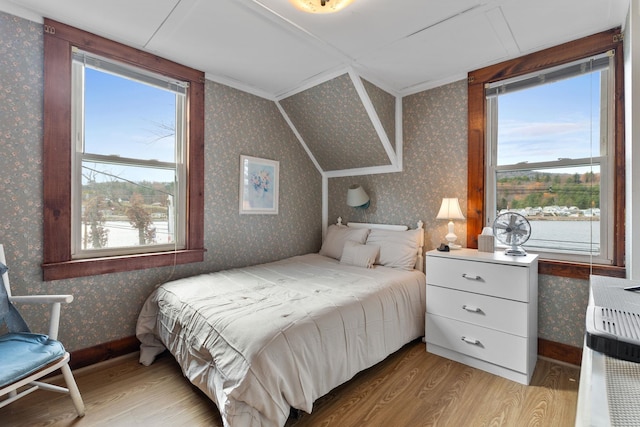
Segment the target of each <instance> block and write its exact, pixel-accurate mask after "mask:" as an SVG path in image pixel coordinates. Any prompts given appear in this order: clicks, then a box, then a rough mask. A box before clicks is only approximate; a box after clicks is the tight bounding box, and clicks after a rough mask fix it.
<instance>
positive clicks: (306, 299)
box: [136, 254, 425, 427]
mask: <svg viewBox="0 0 640 427" xmlns="http://www.w3.org/2000/svg"><path fill="white" fill-rule="evenodd" d="M424 313H425V277H424V274H423V273H421V272H419V271H416V270H414V271H404V270H397V269H391V268H386V267H380V266H376V268H373V269H365V268H361V267H354V266H346V265H342V264H340V263H339V262H338V261H336V260H334V259H331V258H327V257H324V256H321V255H318V254H308V255H303V256H298V257H293V258H289V259H286V260H283V261H278V262H274V263H269V264H262V265H257V266H253V267H247V268H242V269H234V270H227V271H221V272H217V273H212V274H203V275H200V276H195V277H190V278H186V279H181V280H176V281H173V282H169V283H166V284H164V285H162V286H161V287H159V288H158V289H157V290H155V291H154V292H153V293H152V295H151V296H150V297H149V298H148V300H147V301H146V303H145V305H144V307H143V309H142V312H141V314H140V317H139V319H138V325H137V328H136V335H137V337H138V339H140V341H141V342H142V345H141V348H140V362H141V363H143V364H145V365H148V364H151V363H152V362H153V360H154V358H155V356H156V355H158V354H159V353H160V352H162V351H164V349H165V347H166V348H167V349H169V351H170V352H171V353H172V354H173V356H174V357H175V358H176V360H177V361H178V363H179V364H180V366H181V367H182V370H183V372H184V374H185V376H186V377H187V378H189V380H190V381H191V382H192V383H193V384H195V385H196V386H197V387H199V388H200V389H201V390H203V391H204V392H205V393H206V394H207V395H208V396H209V397H210V398H211V399H212V400H213V401H215V402H216V404H217V405H218V408H219V409H220V412H221V414H222V418H223V421H224V424H225V426H229V427H231V426H233V427H245V426H283V425H284V424H285V422H286V420H287V418H288V416H289V412H290V407H294V408H298V409H301V410H303V411H306V412H311V409H312V406H313V402H314V400H316V399H317V398H318V397H320V396H322V395H324V394H326V393H327V392H329V391H330V390H331V389H333V388H334V387H336V386H338V385H340V384H342V383H343V382H345V381H347V380H349V379H350V378H352V377H353V376H354V375H355V374H356V373H357V372H359V371H361V370H363V369H365V368H368V367H370V366H372V365H374V364H376V363H377V362H379V361H381V360H383V359H384V358H385V357H386V356H387V355H389V354H391V353H393V352H394V351H396V350H397V349H399V348H400V347H402V346H403V345H404V344H406V343H407V342H409V341H411V340H412V339H414V338H417V337H420V336H423V335H424Z"/></svg>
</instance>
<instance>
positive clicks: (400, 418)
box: [0, 342, 579, 427]
mask: <svg viewBox="0 0 640 427" xmlns="http://www.w3.org/2000/svg"><path fill="white" fill-rule="evenodd" d="M75 376H76V380H77V382H78V386H79V388H80V391H81V393H82V396H83V398H84V402H85V405H86V407H87V414H86V416H85V417H84V418H76V414H75V411H74V409H73V405H72V404H71V399H70V398H69V397H68V396H64V395H59V394H56V393H51V392H45V391H36V392H35V393H32V394H31V395H29V396H28V397H25V398H23V399H21V400H19V401H18V402H16V403H13V404H11V405H9V406H7V407H5V408H2V409H0V425H2V426H30V427H32V426H77V427H83V426H110V427H117V426H158V427H162V426H171V427H178V426H222V422H221V419H220V415H219V414H218V411H217V408H216V406H215V405H214V404H213V403H212V402H211V401H210V400H209V399H208V398H207V397H206V396H205V395H204V394H203V393H201V392H200V391H199V390H197V389H196V388H195V387H193V386H192V385H191V384H190V383H189V382H188V381H187V380H186V379H184V377H183V376H182V374H181V372H180V368H179V367H178V365H177V364H176V362H175V361H174V360H173V358H172V357H171V356H161V357H160V358H159V359H158V360H157V361H156V362H155V363H154V364H153V365H151V366H150V367H145V366H142V365H140V364H138V362H137V353H135V354H133V355H131V356H125V357H123V358H119V359H115V360H114V361H108V362H105V363H103V364H100V365H96V366H93V367H89V368H84V369H82V370H79V371H76V373H75ZM578 380H579V369H578V368H576V367H572V366H566V365H562V364H557V363H554V362H550V361H548V360H539V361H538V365H537V367H536V370H535V373H534V376H533V380H532V384H531V385H530V386H524V385H521V384H518V383H515V382H512V381H509V380H506V379H503V378H501V377H497V376H494V375H491V374H488V373H485V372H483V371H479V370H477V369H473V368H470V367H468V366H465V365H462V364H459V363H456V362H452V361H450V360H447V359H444V358H442V357H439V356H435V355H432V354H429V353H427V352H426V351H425V348H424V344H422V343H421V342H413V343H411V344H408V345H407V346H405V347H404V348H402V349H401V350H400V351H398V352H397V353H395V354H393V355H392V356H390V357H389V358H387V359H386V360H385V361H383V362H381V363H380V364H378V365H376V366H374V367H373V368H371V369H369V370H367V371H364V372H362V373H360V374H358V375H357V376H356V377H355V378H354V379H353V380H351V381H349V382H348V383H346V384H343V385H342V386H340V387H338V388H336V389H335V390H333V391H332V392H330V393H329V394H328V395H326V396H324V397H323V398H321V399H319V400H318V401H317V402H316V403H315V405H314V410H313V413H312V414H305V413H302V414H301V415H300V416H298V417H294V416H292V417H290V418H289V420H288V421H287V427H294V426H295V427H304V426H339V427H349V426H412V427H413V426H465V427H467V426H518V427H521V426H545V427H547V426H563V427H564V426H573V425H574V418H575V410H576V402H577V394H578ZM47 399H48V400H47Z"/></svg>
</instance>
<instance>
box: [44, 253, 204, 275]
mask: <svg viewBox="0 0 640 427" xmlns="http://www.w3.org/2000/svg"><path fill="white" fill-rule="evenodd" d="M205 251H206V250H205V249H196V250H184V251H176V252H163V253H157V252H156V253H149V254H136V255H123V256H114V257H105V258H91V259H75V260H71V261H65V262H57V263H51V264H43V265H42V272H43V277H44V280H45V281H49V280H60V279H69V278H72V277H83V276H87V274H86V271H87V270H90V271H91V275H92V276H94V275H98V274H108V273H117V272H122V271H132V270H142V269H145V268H156V267H166V266H168V265H179V264H188V263H191V262H201V261H202V260H203V259H204V253H205Z"/></svg>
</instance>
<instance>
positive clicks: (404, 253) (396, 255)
mask: <svg viewBox="0 0 640 427" xmlns="http://www.w3.org/2000/svg"><path fill="white" fill-rule="evenodd" d="M422 232H423V230H421V229H418V230H407V231H392V230H377V229H373V230H371V232H370V233H369V236H368V237H367V245H375V246H380V255H379V256H378V259H377V260H376V264H380V265H384V266H385V267H393V268H401V269H403V270H413V269H414V268H415V265H416V260H417V259H418V248H419V247H420V234H421V233H422Z"/></svg>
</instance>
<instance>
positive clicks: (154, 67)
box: [44, 18, 204, 82]
mask: <svg viewBox="0 0 640 427" xmlns="http://www.w3.org/2000/svg"><path fill="white" fill-rule="evenodd" d="M44 31H45V36H47V37H50V38H57V39H59V40H61V41H64V42H66V43H67V44H69V45H73V46H76V47H78V48H80V49H82V50H86V51H88V52H92V53H95V54H97V55H101V56H104V57H107V58H111V59H115V60H118V61H120V62H124V63H127V64H130V65H133V66H135V67H138V68H145V69H147V70H149V71H153V72H155V73H159V74H163V75H165V76H170V77H174V78H176V79H180V80H188V81H199V82H203V81H204V73H203V72H201V71H198V70H195V69H193V68H189V67H186V66H184V65H181V64H178V63H177V62H173V61H169V60H168V59H164V58H161V57H159V56H156V55H154V54H152V53H149V52H145V51H142V50H139V49H136V48H133V47H130V46H126V45H123V44H120V43H117V42H114V41H112V40H109V39H106V38H104V37H101V36H98V35H96V34H93V33H89V32H86V31H83V30H80V29H78V28H75V27H72V26H70V25H67V24H63V23H62V22H58V21H54V20H53V19H48V18H45V19H44Z"/></svg>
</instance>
